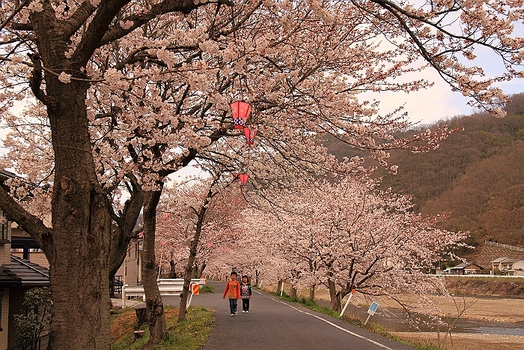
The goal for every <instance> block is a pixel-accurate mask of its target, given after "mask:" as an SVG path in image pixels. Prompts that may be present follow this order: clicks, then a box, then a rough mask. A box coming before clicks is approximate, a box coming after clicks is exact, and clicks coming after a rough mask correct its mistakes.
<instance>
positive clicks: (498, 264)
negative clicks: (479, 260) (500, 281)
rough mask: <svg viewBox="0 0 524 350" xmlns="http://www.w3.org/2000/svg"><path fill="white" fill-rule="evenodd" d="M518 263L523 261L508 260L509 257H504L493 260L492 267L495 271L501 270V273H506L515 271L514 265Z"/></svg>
mask: <svg viewBox="0 0 524 350" xmlns="http://www.w3.org/2000/svg"><path fill="white" fill-rule="evenodd" d="M518 261H521V259H515V258H508V257H507V256H503V257H500V258H497V259H495V260H493V261H492V262H491V267H492V269H493V270H499V271H501V272H504V273H506V272H508V271H510V270H513V264H515V263H516V262H518Z"/></svg>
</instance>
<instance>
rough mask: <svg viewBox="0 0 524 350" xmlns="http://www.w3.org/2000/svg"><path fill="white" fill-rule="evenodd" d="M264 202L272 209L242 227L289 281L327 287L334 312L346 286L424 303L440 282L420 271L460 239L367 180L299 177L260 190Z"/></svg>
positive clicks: (254, 215) (347, 290) (254, 214)
mask: <svg viewBox="0 0 524 350" xmlns="http://www.w3.org/2000/svg"><path fill="white" fill-rule="evenodd" d="M264 198H265V199H264V200H265V201H267V200H270V203H272V204H271V205H269V204H267V203H266V204H265V205H262V206H260V208H262V209H263V212H262V213H257V212H256V211H255V212H252V213H251V214H250V215H249V218H250V220H248V221H246V227H251V228H252V230H254V231H255V232H257V233H256V234H257V235H258V236H259V237H266V238H265V239H264V240H263V241H264V244H272V246H273V247H274V248H273V251H274V252H279V253H280V257H281V258H282V259H285V260H287V261H289V262H292V263H293V270H294V271H289V274H290V276H291V277H293V278H294V279H295V280H294V283H296V284H299V285H307V286H310V287H311V286H314V285H315V284H318V283H321V284H323V285H324V286H326V288H327V289H328V290H329V294H330V299H331V307H332V308H333V309H334V310H339V311H340V309H341V300H342V298H344V296H346V295H348V294H349V293H351V291H352V290H353V289H355V290H356V291H357V292H358V293H359V294H361V295H368V296H390V297H392V298H395V296H396V295H397V294H398V293H401V292H405V291H409V292H410V293H413V294H415V295H418V296H420V297H421V298H424V297H425V295H426V294H427V293H428V291H434V290H435V286H436V285H440V283H439V281H438V279H437V278H431V277H427V276H426V275H425V273H426V272H427V271H428V270H429V269H431V268H432V267H433V264H434V263H435V262H437V261H439V259H440V258H441V257H442V255H443V254H444V253H447V252H448V251H449V250H450V249H451V248H452V247H454V246H455V245H457V244H460V242H461V241H462V240H463V239H464V238H466V237H467V234H466V233H463V232H459V233H455V232H449V231H445V230H440V229H437V228H435V224H436V220H437V218H423V217H422V216H421V215H419V214H415V213H413V211H412V209H413V205H412V204H411V202H410V201H409V199H408V198H406V197H404V196H401V195H396V194H393V193H389V192H387V191H386V192H384V191H379V189H378V188H377V187H376V184H375V182H374V181H372V180H370V179H369V178H368V177H366V176H360V178H359V179H358V180H357V179H356V178H354V177H345V178H343V179H341V180H340V181H339V180H335V181H334V180H329V181H327V180H316V181H311V180H310V181H307V180H306V179H303V180H302V181H297V183H296V186H295V187H294V188H293V189H289V190H283V189H276V190H271V191H265V194H264ZM262 203H263V202H262Z"/></svg>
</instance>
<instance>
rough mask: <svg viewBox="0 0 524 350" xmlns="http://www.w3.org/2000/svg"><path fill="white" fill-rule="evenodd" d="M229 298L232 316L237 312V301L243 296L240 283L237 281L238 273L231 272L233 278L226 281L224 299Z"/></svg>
mask: <svg viewBox="0 0 524 350" xmlns="http://www.w3.org/2000/svg"><path fill="white" fill-rule="evenodd" d="M226 295H227V297H228V298H229V310H230V311H231V317H233V316H235V315H236V314H237V302H238V299H240V298H241V294H240V283H239V282H238V281H237V273H236V272H235V271H233V272H231V279H230V280H229V281H227V283H226V289H225V290H224V295H222V299H225V298H226Z"/></svg>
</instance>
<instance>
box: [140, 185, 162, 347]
mask: <svg viewBox="0 0 524 350" xmlns="http://www.w3.org/2000/svg"><path fill="white" fill-rule="evenodd" d="M160 186H162V185H160ZM161 193H162V189H160V190H157V191H148V192H146V193H145V195H144V242H143V244H144V246H143V250H142V284H143V285H144V292H145V294H146V309H147V323H148V325H149V332H150V337H149V341H148V343H147V346H152V345H154V344H158V343H159V342H160V341H162V340H164V339H165V338H166V337H167V325H166V318H165V315H164V304H163V302H162V297H161V295H160V291H159V290H158V284H157V281H156V279H157V271H156V260H155V227H156V208H157V206H158V202H159V200H160V195H161Z"/></svg>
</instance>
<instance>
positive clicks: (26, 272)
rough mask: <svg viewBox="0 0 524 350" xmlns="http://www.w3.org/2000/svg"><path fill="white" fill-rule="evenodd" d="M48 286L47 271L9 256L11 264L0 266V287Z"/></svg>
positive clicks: (26, 261)
mask: <svg viewBox="0 0 524 350" xmlns="http://www.w3.org/2000/svg"><path fill="white" fill-rule="evenodd" d="M48 285H49V270H48V269H47V268H45V267H42V266H40V265H37V264H35V263H32V262H30V261H29V260H26V259H22V258H19V257H17V256H14V255H11V263H10V264H4V265H2V266H0V287H3V288H5V287H41V286H48Z"/></svg>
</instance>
